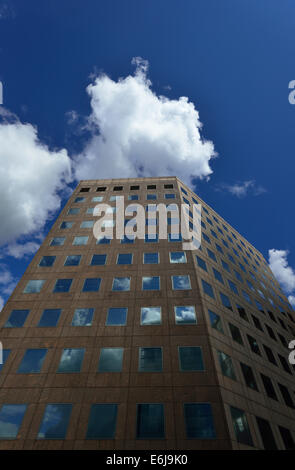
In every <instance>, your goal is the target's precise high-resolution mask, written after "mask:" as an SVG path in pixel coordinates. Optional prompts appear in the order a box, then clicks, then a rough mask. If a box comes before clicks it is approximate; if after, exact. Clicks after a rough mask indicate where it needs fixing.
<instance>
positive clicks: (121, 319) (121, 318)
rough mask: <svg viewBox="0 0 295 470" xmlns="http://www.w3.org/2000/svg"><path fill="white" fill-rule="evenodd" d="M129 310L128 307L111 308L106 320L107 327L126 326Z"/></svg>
mask: <svg viewBox="0 0 295 470" xmlns="http://www.w3.org/2000/svg"><path fill="white" fill-rule="evenodd" d="M127 312H128V308H126V307H111V308H109V310H108V316H107V320H106V325H107V326H122V325H126V321H127Z"/></svg>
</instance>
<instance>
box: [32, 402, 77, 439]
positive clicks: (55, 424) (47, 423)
mask: <svg viewBox="0 0 295 470" xmlns="http://www.w3.org/2000/svg"><path fill="white" fill-rule="evenodd" d="M71 411H72V405H70V404H68V403H52V404H49V405H47V406H46V409H45V412H44V416H43V420H42V423H41V425H40V429H39V432H38V436H37V438H38V439H65V437H66V433H67V429H68V424H69V420H70V415H71Z"/></svg>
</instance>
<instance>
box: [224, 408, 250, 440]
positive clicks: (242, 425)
mask: <svg viewBox="0 0 295 470" xmlns="http://www.w3.org/2000/svg"><path fill="white" fill-rule="evenodd" d="M230 412H231V417H232V422H233V427H234V432H235V435H236V439H237V441H238V442H240V443H241V444H245V445H248V446H253V441H252V437H251V434H250V429H249V425H248V421H247V418H246V414H245V412H244V411H243V410H240V409H239V408H235V407H233V406H230Z"/></svg>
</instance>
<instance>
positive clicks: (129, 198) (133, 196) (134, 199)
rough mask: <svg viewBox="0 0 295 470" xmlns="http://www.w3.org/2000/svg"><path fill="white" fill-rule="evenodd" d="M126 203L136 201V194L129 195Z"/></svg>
mask: <svg viewBox="0 0 295 470" xmlns="http://www.w3.org/2000/svg"><path fill="white" fill-rule="evenodd" d="M128 201H138V194H131V196H128Z"/></svg>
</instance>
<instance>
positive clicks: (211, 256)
mask: <svg viewBox="0 0 295 470" xmlns="http://www.w3.org/2000/svg"><path fill="white" fill-rule="evenodd" d="M207 252H208V256H209V258H211V259H212V260H213V261H215V262H216V263H217V259H216V256H215V254H214V253H213V251H211V250H209V248H208V249H207Z"/></svg>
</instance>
